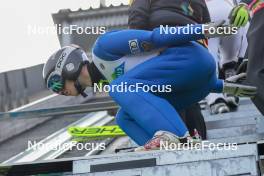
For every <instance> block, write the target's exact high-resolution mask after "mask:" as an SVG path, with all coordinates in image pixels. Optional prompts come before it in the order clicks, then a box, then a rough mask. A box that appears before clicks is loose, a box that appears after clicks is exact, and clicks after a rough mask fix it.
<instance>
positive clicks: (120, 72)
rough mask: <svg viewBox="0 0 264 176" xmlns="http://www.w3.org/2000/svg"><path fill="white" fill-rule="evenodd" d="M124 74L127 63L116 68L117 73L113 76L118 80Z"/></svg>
mask: <svg viewBox="0 0 264 176" xmlns="http://www.w3.org/2000/svg"><path fill="white" fill-rule="evenodd" d="M124 73H125V62H123V63H122V64H121V65H119V66H118V67H116V68H115V71H114V73H113V74H112V78H113V79H116V78H118V77H119V76H121V75H123V74H124Z"/></svg>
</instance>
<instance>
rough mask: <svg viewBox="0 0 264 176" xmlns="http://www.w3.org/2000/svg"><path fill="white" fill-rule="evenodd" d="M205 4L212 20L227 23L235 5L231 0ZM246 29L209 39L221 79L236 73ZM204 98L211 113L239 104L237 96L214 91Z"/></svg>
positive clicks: (245, 41) (222, 111) (224, 110)
mask: <svg viewBox="0 0 264 176" xmlns="http://www.w3.org/2000/svg"><path fill="white" fill-rule="evenodd" d="M206 4H207V7H208V9H209V13H210V17H211V20H212V21H214V22H215V21H222V20H225V21H226V22H227V23H228V16H229V14H230V12H231V10H232V9H233V7H234V6H235V2H234V1H233V0H206ZM246 30H247V29H246V28H244V29H239V30H238V34H236V35H232V36H227V37H220V38H212V39H209V41H208V49H209V51H210V52H211V54H212V55H213V56H214V58H215V61H216V63H217V64H218V65H217V67H216V68H217V73H218V74H219V76H220V78H221V79H227V78H229V77H230V76H233V75H235V74H236V69H235V68H236V66H237V62H238V60H239V58H244V55H245V52H246V48H247V40H246V36H245V35H246V32H247V31H246ZM218 68H219V70H218ZM206 100H207V104H208V105H209V109H210V112H211V114H220V113H227V112H230V111H234V110H237V108H238V104H239V99H238V97H234V96H230V95H224V94H216V93H211V94H209V95H208V96H207V98H206Z"/></svg>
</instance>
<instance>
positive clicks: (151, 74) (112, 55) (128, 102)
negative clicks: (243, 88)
mask: <svg viewBox="0 0 264 176" xmlns="http://www.w3.org/2000/svg"><path fill="white" fill-rule="evenodd" d="M169 28H171V29H172V28H173V27H169ZM176 28H177V31H178V32H177V34H175V33H173V32H168V33H165V32H164V31H163V32H162V31H161V29H160V28H155V29H154V30H153V31H144V30H117V31H111V32H108V33H106V34H104V35H102V36H100V37H99V38H98V39H97V41H96V43H95V44H94V47H93V51H92V55H93V56H92V59H93V62H94V63H95V65H96V67H97V68H98V69H99V71H100V72H101V73H102V74H103V75H104V76H105V77H106V78H107V79H108V80H109V81H111V83H110V85H111V86H113V85H120V84H122V83H126V84H127V85H135V84H136V83H142V84H143V85H148V86H151V85H171V91H170V92H151V91H150V92H146V91H143V90H142V89H138V90H137V91H136V92H135V91H123V92H119V91H114V90H111V91H110V92H109V94H110V96H111V97H112V98H113V99H114V100H115V101H116V102H117V103H118V104H119V105H120V107H121V108H120V110H119V112H118V114H117V116H116V122H117V124H118V125H119V126H120V127H121V128H122V129H123V130H124V131H125V132H126V134H127V135H128V136H130V137H131V138H132V139H133V140H134V141H135V142H136V143H137V144H139V145H144V144H145V143H146V142H147V141H148V140H150V139H151V138H152V137H153V135H154V133H155V132H157V131H159V130H163V131H169V132H172V133H174V134H176V135H177V136H179V137H182V136H184V135H185V134H186V132H187V128H186V126H185V124H184V122H183V121H182V120H181V117H180V116H179V114H178V111H179V110H182V109H184V108H186V107H188V106H190V105H191V104H193V103H196V102H198V101H200V100H202V99H203V98H204V97H206V96H207V95H208V94H209V93H210V92H222V90H223V81H222V80H218V79H217V77H216V73H215V70H216V69H215V67H216V64H215V62H214V59H213V57H212V56H211V54H210V53H209V52H208V50H207V49H206V48H205V47H203V46H202V45H201V44H199V43H198V42H196V41H197V40H200V39H204V38H205V37H204V35H203V34H202V27H201V25H194V26H189V27H188V28H189V29H191V28H192V29H196V33H192V34H184V32H183V29H182V28H180V27H176ZM173 29H175V28H173ZM168 31H169V30H168ZM134 89H136V88H134ZM130 90H131V89H130Z"/></svg>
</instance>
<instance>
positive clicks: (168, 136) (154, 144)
mask: <svg viewBox="0 0 264 176" xmlns="http://www.w3.org/2000/svg"><path fill="white" fill-rule="evenodd" d="M161 143H167V144H168V145H169V144H171V143H175V144H178V143H180V137H178V136H177V135H175V134H173V133H171V132H168V131H157V132H156V133H155V135H154V137H153V138H152V139H151V140H149V141H148V142H147V143H146V144H145V145H144V146H140V147H137V148H136V149H135V152H138V151H148V150H160V148H161Z"/></svg>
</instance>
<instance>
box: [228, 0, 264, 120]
mask: <svg viewBox="0 0 264 176" xmlns="http://www.w3.org/2000/svg"><path fill="white" fill-rule="evenodd" d="M250 12H251V14H250ZM250 18H251V20H250V26H249V29H248V32H247V40H248V49H247V57H248V65H247V71H246V72H247V82H248V83H249V84H251V85H254V86H257V87H258V94H257V96H256V97H254V98H253V99H252V100H253V103H254V104H255V105H256V107H257V108H258V109H259V111H260V112H261V113H262V114H263V115H264V40H263V31H264V20H263V19H264V0H241V2H240V3H239V4H238V5H237V6H236V7H235V8H233V10H232V12H231V14H230V24H232V25H234V26H237V27H244V26H245V25H246V23H247V22H248V20H249V19H250Z"/></svg>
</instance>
